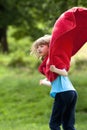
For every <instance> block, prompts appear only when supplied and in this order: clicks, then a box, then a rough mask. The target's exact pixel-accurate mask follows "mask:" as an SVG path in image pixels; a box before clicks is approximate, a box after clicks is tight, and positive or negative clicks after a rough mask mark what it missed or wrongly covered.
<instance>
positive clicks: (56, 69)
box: [50, 65, 68, 76]
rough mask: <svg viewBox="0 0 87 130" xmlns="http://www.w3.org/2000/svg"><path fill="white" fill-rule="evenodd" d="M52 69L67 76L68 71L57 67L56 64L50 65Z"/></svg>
mask: <svg viewBox="0 0 87 130" xmlns="http://www.w3.org/2000/svg"><path fill="white" fill-rule="evenodd" d="M50 71H52V72H54V73H56V74H59V75H63V76H67V75H68V73H67V71H66V70H65V69H58V68H56V67H55V65H51V66H50Z"/></svg>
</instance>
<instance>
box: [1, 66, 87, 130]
mask: <svg viewBox="0 0 87 130" xmlns="http://www.w3.org/2000/svg"><path fill="white" fill-rule="evenodd" d="M86 75H87V72H86V71H85V72H83V71H81V73H78V72H77V71H76V72H75V73H73V74H71V75H70V79H71V81H72V83H73V84H74V86H75V88H76V89H77V91H78V102H77V108H76V128H77V130H86V129H87V100H86V99H87V86H86V85H87V79H86ZM41 78H43V76H41V75H40V74H39V73H38V72H35V73H34V74H32V73H30V72H29V71H28V69H26V68H18V69H12V68H5V67H3V66H1V70H0V130H49V127H48V122H49V118H50V114H51V108H52V102H53V99H52V98H51V97H50V96H49V92H50V88H49V87H45V86H39V84H38V82H39V80H40V79H41Z"/></svg>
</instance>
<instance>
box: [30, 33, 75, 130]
mask: <svg viewBox="0 0 87 130" xmlns="http://www.w3.org/2000/svg"><path fill="white" fill-rule="evenodd" d="M50 40H51V36H50V35H45V36H43V37H41V38H39V39H37V40H36V41H35V42H34V44H33V46H32V50H31V52H32V53H34V54H36V56H37V57H39V58H41V59H42V63H41V65H40V66H39V71H40V72H41V73H42V74H44V75H46V72H47V67H46V66H47V63H48V61H49V58H48V53H49V43H50ZM50 71H51V72H52V73H56V74H57V75H58V76H57V78H56V79H55V80H54V81H52V82H50V81H48V80H47V79H46V80H41V81H40V84H44V85H48V86H50V85H51V86H52V87H51V92H50V95H51V96H52V97H53V98H54V104H53V110H52V115H51V119H50V123H49V125H50V129H51V130H60V125H62V126H63V128H64V130H75V128H74V123H75V104H76V99H77V93H76V91H75V89H74V87H73V86H72V84H71V82H70V81H69V79H68V77H67V75H68V74H67V71H66V69H65V68H63V69H58V68H56V67H55V65H50Z"/></svg>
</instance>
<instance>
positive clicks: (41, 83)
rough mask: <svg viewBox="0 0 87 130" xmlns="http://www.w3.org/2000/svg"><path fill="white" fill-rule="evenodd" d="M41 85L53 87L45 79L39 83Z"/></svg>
mask: <svg viewBox="0 0 87 130" xmlns="http://www.w3.org/2000/svg"><path fill="white" fill-rule="evenodd" d="M39 84H40V85H46V86H51V82H50V81H48V80H47V79H46V78H45V79H41V80H40V82H39Z"/></svg>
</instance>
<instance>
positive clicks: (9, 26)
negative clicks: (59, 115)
mask: <svg viewBox="0 0 87 130" xmlns="http://www.w3.org/2000/svg"><path fill="white" fill-rule="evenodd" d="M74 6H81V7H87V1H86V0H72V1H71V0H32V1H31V0H0V130H49V127H48V122H49V118H50V114H51V109H52V103H53V99H52V98H51V97H50V96H49V92H50V88H49V87H45V86H39V80H40V79H41V78H44V76H42V75H40V74H39V73H38V70H37V68H38V65H39V63H40V61H38V60H37V59H36V58H35V57H33V56H30V54H29V53H30V47H31V45H32V43H33V42H34V40H36V39H37V38H39V37H41V36H43V35H44V34H51V31H52V28H53V25H54V23H55V21H56V19H57V18H58V17H59V16H60V15H61V13H63V12H64V11H66V10H67V9H69V8H72V7H74ZM86 48H87V44H85V45H84V46H83V47H82V48H81V49H80V51H79V52H78V53H77V54H76V55H75V56H74V57H73V58H72V60H71V69H70V71H69V77H70V79H71V81H72V83H73V85H74V86H75V88H76V90H77V91H78V102H77V106H76V128H77V129H78V130H86V129H87V56H86V54H87V49H86Z"/></svg>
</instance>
